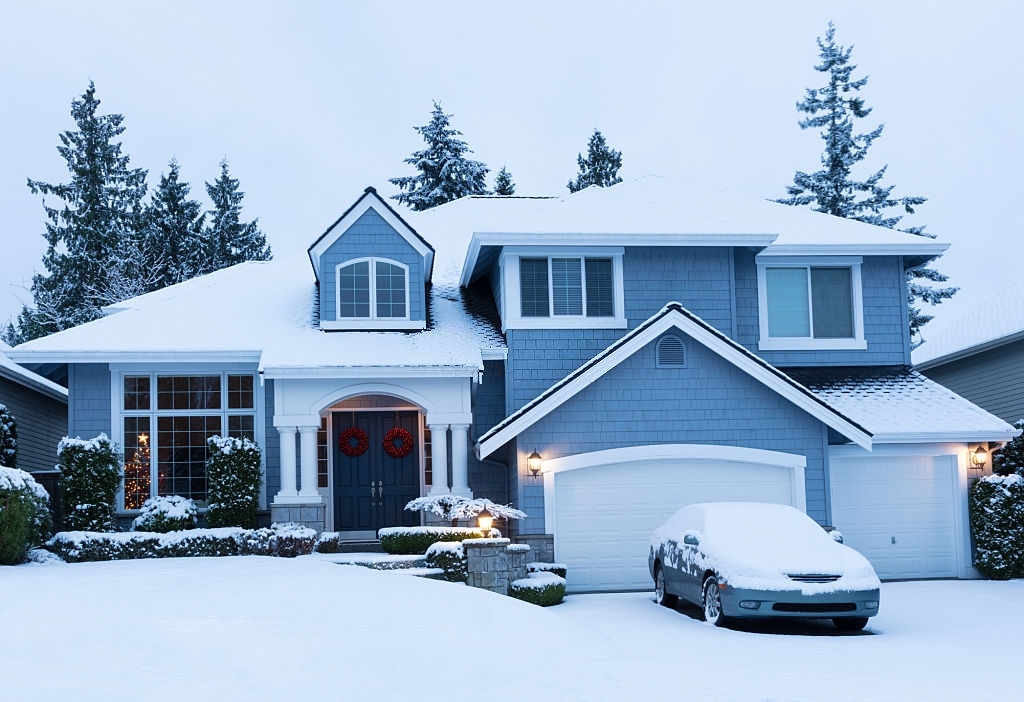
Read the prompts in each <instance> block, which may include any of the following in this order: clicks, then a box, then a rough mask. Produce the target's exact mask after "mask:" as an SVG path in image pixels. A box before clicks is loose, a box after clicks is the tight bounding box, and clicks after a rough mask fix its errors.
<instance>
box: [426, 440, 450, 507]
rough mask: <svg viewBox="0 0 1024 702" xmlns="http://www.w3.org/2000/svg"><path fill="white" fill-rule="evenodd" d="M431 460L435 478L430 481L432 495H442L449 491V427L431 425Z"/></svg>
mask: <svg viewBox="0 0 1024 702" xmlns="http://www.w3.org/2000/svg"><path fill="white" fill-rule="evenodd" d="M429 426H430V460H431V465H432V466H433V476H432V477H431V479H430V494H431V495H441V494H444V493H446V492H451V491H450V490H449V489H448V425H447V424H431V425H429Z"/></svg>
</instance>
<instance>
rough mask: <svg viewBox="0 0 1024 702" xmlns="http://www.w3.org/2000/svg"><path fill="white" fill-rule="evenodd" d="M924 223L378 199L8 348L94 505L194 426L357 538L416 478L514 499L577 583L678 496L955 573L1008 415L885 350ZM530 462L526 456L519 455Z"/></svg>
mask: <svg viewBox="0 0 1024 702" xmlns="http://www.w3.org/2000/svg"><path fill="white" fill-rule="evenodd" d="M945 248H946V245H945V244H941V243H938V242H935V241H933V240H930V239H925V238H921V237H916V236H913V235H909V234H905V233H902V232H896V231H892V230H888V229H883V228H878V227H873V226H869V225H865V224H862V223H858V222H853V221H849V220H844V219H837V218H833V217H829V216H827V215H822V214H817V213H813V212H808V211H803V210H799V209H796V208H791V207H786V206H783V205H778V204H774V203H769V202H763V201H756V200H755V201H748V200H742V199H734V198H730V197H727V196H725V195H723V194H721V193H716V192H713V191H706V190H702V189H698V188H692V187H689V186H683V185H680V184H678V183H673V182H670V181H666V180H664V179H660V178H656V177H647V178H642V179H639V180H637V181H634V182H629V183H622V184H619V185H616V186H614V187H612V188H605V189H601V188H590V189H587V190H584V191H582V192H580V193H576V194H574V195H571V196H568V197H564V198H517V197H470V198H464V199H462V200H458V201H456V202H452V203H449V204H446V205H443V206H440V207H436V208H434V209H432V210H428V211H425V212H419V213H414V212H404V211H403V212H402V213H399V212H397V211H396V210H395V209H394V208H392V207H391V206H389V205H388V204H387V202H386V201H385V200H384V199H383V198H381V197H380V196H379V195H378V194H377V193H376V192H375V191H374V190H373V189H372V188H368V189H367V190H366V192H364V193H363V194H362V196H361V197H360V198H359V199H358V200H357V201H356V202H355V204H353V205H352V206H351V207H350V208H349V209H348V210H347V211H346V212H344V213H343V214H342V216H341V217H340V218H339V219H338V220H337V221H336V222H335V223H334V224H333V225H332V226H331V227H329V228H328V230H327V231H326V232H325V233H324V234H323V235H322V236H321V237H320V238H319V239H317V240H316V241H314V242H313V244H312V246H310V248H309V250H308V255H306V256H298V257H295V258H289V259H281V260H276V261H272V262H259V263H256V262H253V263H245V264H241V265H238V266H235V267H233V268H229V269H226V270H222V271H219V272H217V273H213V274H210V275H207V276H204V277H202V278H199V279H196V280H192V281H188V282H186V283H182V284H180V285H176V286H173V287H171V288H167V289H164V290H161V291H159V292H155V293H151V294H149V295H144V296H142V297H139V298H135V299H132V300H128V301H126V302H124V303H121V304H119V305H116V306H114V307H112V308H110V310H109V315H108V316H107V317H105V318H104V319H101V320H97V321H95V322H92V323H89V324H86V325H82V326H81V327H77V328H74V329H69V330H67V331H64V332H61V333H59V334H55V335H53V336H51V337H47V338H44V339H38V340H36V341H33V342H30V343H28V344H24V345H22V346H20V347H18V348H17V349H15V350H14V351H12V355H13V356H14V357H15V358H16V359H17V360H19V361H20V362H24V363H37V364H42V363H62V364H67V369H68V377H69V382H70V384H69V389H70V398H69V423H70V432H71V433H72V434H73V435H80V436H82V437H86V436H94V435H96V434H98V433H99V432H101V431H102V432H107V433H108V434H109V435H111V436H112V438H113V439H114V440H115V441H116V442H117V443H118V444H119V446H121V447H122V449H123V451H124V455H125V466H126V473H125V486H124V494H123V497H122V502H121V507H122V509H123V511H124V513H125V514H126V515H131V514H132V513H133V512H134V510H136V509H138V507H139V506H140V505H141V503H142V501H143V500H144V499H145V498H146V497H148V496H149V495H158V494H159V495H165V494H178V495H185V496H187V497H191V498H193V499H195V500H197V501H199V502H200V503H202V501H203V500H204V499H205V496H206V492H205V491H206V482H205V473H204V460H205V448H204V447H205V439H206V437H207V436H210V435H212V434H217V433H228V434H231V435H237V436H248V437H250V438H252V439H254V440H255V441H257V442H258V443H259V444H260V446H261V447H262V448H263V451H264V457H265V462H266V467H265V471H266V472H265V477H266V479H265V481H264V486H265V495H264V498H263V504H264V505H265V507H266V508H268V509H269V511H270V513H271V517H272V519H274V520H275V521H285V520H289V521H299V522H303V523H306V524H309V525H312V526H315V527H316V528H318V529H327V530H333V531H340V532H342V533H343V534H344V535H345V536H346V537H347V538H351V539H353V540H358V539H365V538H372V537H373V535H374V533H375V530H376V529H378V528H380V527H384V526H390V525H399V524H418V523H420V520H421V519H422V516H421V515H420V514H418V513H411V512H408V511H406V510H403V506H404V505H405V503H406V502H407V501H408V500H410V499H412V498H413V497H416V496H418V495H421V494H426V493H430V492H432V493H437V492H448V491H451V492H454V493H458V494H462V495H474V496H480V497H488V498H490V499H492V500H494V501H497V502H506V503H511V504H512V505H514V506H516V507H518V508H520V509H522V510H524V511H525V512H526V513H527V514H528V515H529V516H528V518H527V519H525V520H523V521H522V522H521V523H519V524H514V525H511V529H512V530H513V531H514V535H515V536H517V537H518V538H521V539H524V540H527V541H530V540H534V541H536V540H541V539H549V540H553V544H554V550H555V556H556V558H557V559H558V560H559V561H563V562H565V563H566V564H567V565H568V566H569V578H570V583H569V584H570V587H571V588H572V589H574V590H576V591H583V590H603V589H646V588H649V587H650V586H651V583H650V582H649V575H648V574H647V570H646V555H647V540H648V538H649V535H650V532H651V531H652V530H653V528H654V527H655V526H657V525H658V524H659V523H660V522H661V521H663V520H664V518H665V517H667V516H668V515H669V514H671V513H672V512H673V511H675V510H676V509H678V508H679V507H680V506H682V505H684V504H687V503H690V502H695V501H703V500H761V501H772V502H783V503H787V504H793V505H796V506H798V507H800V508H801V509H804V510H805V511H807V513H808V514H810V515H811V516H812V517H813V518H815V519H816V520H818V521H819V522H820V523H821V524H823V525H833V526H836V527H838V528H839V529H840V530H841V531H842V532H843V533H844V535H845V537H846V541H847V543H849V544H851V545H853V546H854V547H856V548H858V549H860V550H861V551H863V552H864V553H865V554H866V555H867V556H868V557H869V558H870V559H871V560H872V561H873V563H874V564H875V567H876V569H877V570H878V571H879V573H880V575H881V576H882V577H888V578H912V577H966V576H968V575H970V574H971V568H970V563H971V561H970V545H969V536H968V529H967V511H966V486H967V481H968V477H969V476H970V475H972V474H974V472H973V469H972V460H971V456H973V455H974V454H975V452H976V449H977V448H978V446H979V445H984V446H987V445H988V442H1000V441H1006V440H1008V439H1009V438H1011V437H1012V436H1013V434H1014V431H1013V429H1012V427H1010V426H1009V425H1008V424H1006V423H1005V422H1003V421H1002V420H1000V419H998V418H996V417H993V416H992V415H989V414H988V413H986V412H984V411H983V410H981V409H979V408H978V407H976V406H974V405H972V404H971V403H969V402H967V401H966V400H964V399H962V398H960V397H958V396H956V395H954V394H953V393H951V392H950V391H948V390H946V389H945V388H943V387H941V386H940V385H938V384H936V383H934V382H932V381H930V380H928V379H926V378H924V377H923V376H921V375H919V374H917V373H916V372H914V371H913V370H910V368H909V366H910V341H909V337H908V332H907V328H908V325H907V307H906V291H905V283H904V280H905V275H904V273H905V271H906V269H908V268H909V267H912V266H916V265H921V264H923V263H924V262H926V261H928V260H930V259H931V258H933V257H934V256H936V255H938V254H941V253H942V252H943V251H944V250H945ZM531 457H532V458H533V461H530V458H531Z"/></svg>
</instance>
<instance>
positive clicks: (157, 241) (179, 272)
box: [129, 159, 204, 291]
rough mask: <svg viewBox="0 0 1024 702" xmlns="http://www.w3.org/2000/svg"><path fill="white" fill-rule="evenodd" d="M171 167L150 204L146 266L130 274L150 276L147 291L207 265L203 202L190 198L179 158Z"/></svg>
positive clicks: (144, 233)
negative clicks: (183, 180) (205, 261)
mask: <svg viewBox="0 0 1024 702" xmlns="http://www.w3.org/2000/svg"><path fill="white" fill-rule="evenodd" d="M168 169H169V170H168V173H167V174H166V175H163V174H161V176H160V184H159V185H158V186H157V187H156V189H155V190H154V191H153V196H152V198H151V200H150V203H149V207H147V208H146V212H145V224H144V226H143V228H142V231H141V237H140V238H141V242H142V246H141V252H142V254H143V257H144V259H143V261H142V270H141V271H139V273H137V274H135V275H131V276H129V278H131V279H135V280H138V279H140V278H142V277H143V276H148V280H147V288H148V290H147V291H149V290H159V289H160V288H163V287H166V286H168V285H174V284H175V283H180V282H182V281H183V280H188V279H189V278H194V277H195V276H196V275H198V274H199V272H200V271H202V270H203V267H204V263H203V254H204V252H203V241H204V237H203V224H204V215H203V211H202V205H200V204H199V203H198V202H196V201H195V200H190V199H189V197H188V194H189V190H190V188H189V185H188V183H183V182H181V180H179V178H180V169H179V166H178V162H177V161H176V160H174V159H171V162H170V163H169V164H168Z"/></svg>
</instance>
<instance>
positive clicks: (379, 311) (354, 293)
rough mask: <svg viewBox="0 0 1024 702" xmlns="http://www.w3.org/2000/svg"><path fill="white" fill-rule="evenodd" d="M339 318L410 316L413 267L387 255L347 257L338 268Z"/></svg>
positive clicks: (381, 318) (366, 318) (399, 317)
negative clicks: (411, 271) (384, 256)
mask: <svg viewBox="0 0 1024 702" xmlns="http://www.w3.org/2000/svg"><path fill="white" fill-rule="evenodd" d="M337 281H338V282H337V285H338V298H337V300H338V303H337V315H338V320H386V321H394V320H403V319H409V267H408V266H406V265H405V264H403V263H399V262H398V261H393V260H390V259H385V258H362V259H357V260H354V261H346V262H345V263H342V264H339V265H338V268H337Z"/></svg>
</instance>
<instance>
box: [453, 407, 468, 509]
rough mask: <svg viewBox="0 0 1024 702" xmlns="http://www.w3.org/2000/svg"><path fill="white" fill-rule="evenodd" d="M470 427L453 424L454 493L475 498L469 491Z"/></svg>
mask: <svg viewBox="0 0 1024 702" xmlns="http://www.w3.org/2000/svg"><path fill="white" fill-rule="evenodd" d="M468 449H469V425H468V424H452V492H453V493H454V494H456V495H461V496H463V497H473V491H472V490H470V489H469V462H468V455H467V454H468Z"/></svg>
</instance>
